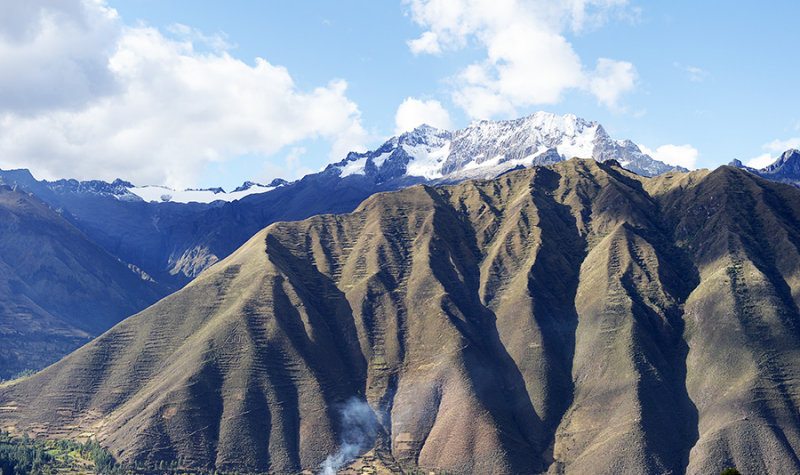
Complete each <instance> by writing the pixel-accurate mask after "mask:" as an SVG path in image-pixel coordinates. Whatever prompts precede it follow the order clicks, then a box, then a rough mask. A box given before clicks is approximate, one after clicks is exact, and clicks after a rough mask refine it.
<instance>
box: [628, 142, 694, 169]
mask: <svg viewBox="0 0 800 475" xmlns="http://www.w3.org/2000/svg"><path fill="white" fill-rule="evenodd" d="M640 148H641V149H642V152H644V153H646V154H647V155H650V156H651V157H653V158H655V159H656V160H658V161H660V162H664V163H667V164H669V165H677V166H680V167H684V168H688V169H690V170H691V169H693V168H694V167H695V163H697V155H698V153H699V152H698V151H697V149H696V148H694V147H692V146H691V145H689V144H685V145H672V144H667V145H662V146H660V147H658V148H657V149H655V150H653V149H649V148H647V147H644V146H640Z"/></svg>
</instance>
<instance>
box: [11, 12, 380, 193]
mask: <svg viewBox="0 0 800 475" xmlns="http://www.w3.org/2000/svg"><path fill="white" fill-rule="evenodd" d="M7 4H8V5H7ZM18 4H25V5H26V6H25V7H17V6H16V5H18ZM0 5H2V7H0V10H2V11H3V12H4V14H3V19H2V20H0V31H2V32H1V33H0V64H3V68H2V72H0V167H3V168H11V167H28V168H31V169H32V170H33V171H34V173H36V174H37V175H39V176H42V177H45V178H58V177H67V176H68V177H75V178H101V179H113V178H115V177H123V178H126V179H129V180H131V181H133V182H135V183H139V184H166V185H169V186H173V187H186V186H193V185H194V184H195V181H196V180H197V179H198V177H199V176H201V175H202V173H203V171H204V169H205V167H206V166H207V165H209V164H210V163H214V162H222V161H225V160H228V159H230V158H233V157H236V156H241V155H245V154H254V155H261V156H270V155H273V154H276V153H277V152H279V151H280V150H281V149H283V148H284V147H290V146H293V145H297V144H298V143H299V142H301V141H303V140H306V139H317V138H321V139H324V140H327V141H330V142H331V144H332V145H331V157H340V156H343V155H344V154H345V153H346V152H347V151H349V150H351V149H357V148H362V146H361V142H362V141H363V140H364V138H365V136H366V133H365V131H364V129H363V127H362V126H361V119H360V111H359V109H358V107H357V105H356V104H355V103H353V102H352V101H350V100H349V99H348V98H347V96H346V90H347V83H346V82H345V81H343V80H336V79H334V80H331V81H330V82H329V83H328V84H325V85H320V86H319V87H316V88H314V89H311V90H301V89H300V88H298V87H297V85H296V84H295V83H294V81H293V80H292V77H291V75H290V74H289V72H288V71H287V70H286V69H285V68H283V67H281V66H277V65H273V64H271V63H269V62H268V61H266V60H264V59H261V58H257V59H256V60H255V61H254V64H247V63H245V62H243V61H241V60H238V59H236V58H233V57H232V56H230V55H229V54H228V52H227V50H226V48H228V45H227V43H226V42H225V41H224V38H223V37H221V36H204V35H202V34H201V33H200V32H198V31H196V30H192V29H191V28H189V27H185V26H181V25H176V26H175V27H173V28H172V30H173V31H172V33H174V34H175V35H177V36H176V37H168V36H165V35H164V34H163V33H162V32H160V31H159V30H157V29H154V28H149V27H146V26H137V27H125V26H123V25H121V23H120V21H119V18H118V16H117V14H116V12H115V11H114V10H113V9H110V8H109V7H107V6H106V5H105V4H104V3H102V2H100V1H99V0H83V1H80V0H63V1H62V0H59V1H55V0H30V1H26V2H17V1H16V0H0ZM9 5H15V7H13V8H10V9H8V10H7V9H6V7H7V6H9ZM9 13H10V14H12V15H17V18H16V19H15V20H16V22H15V21H12V20H11V19H9ZM24 22H27V25H22V26H20V23H24ZM9 25H11V26H9ZM25 52H27V53H30V54H23V53H25ZM25 56H29V57H25ZM15 93H16V94H17V95H16V96H15V95H14V94H15Z"/></svg>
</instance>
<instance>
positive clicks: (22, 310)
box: [0, 186, 167, 378]
mask: <svg viewBox="0 0 800 475" xmlns="http://www.w3.org/2000/svg"><path fill="white" fill-rule="evenodd" d="M0 223H2V225H1V226H0V249H2V253H0V378H8V377H10V376H12V375H14V374H15V373H18V372H20V371H22V370H25V369H39V368H42V367H44V366H46V365H48V364H51V363H54V362H55V361H57V360H58V359H59V358H60V357H62V356H63V355H65V354H67V353H69V352H70V351H72V350H74V349H75V348H77V347H79V346H80V345H83V344H84V343H86V342H87V341H88V340H89V339H90V338H91V337H93V336H97V335H99V334H100V333H102V332H104V331H105V330H107V329H108V328H110V327H112V326H113V325H115V324H116V323H118V322H119V321H120V320H122V319H123V318H125V317H127V316H129V315H131V314H133V313H136V312H137V311H139V310H141V309H143V308H145V307H147V306H149V305H151V304H152V303H154V302H156V301H157V300H158V299H160V298H161V297H163V296H164V295H166V293H167V292H166V289H164V288H162V287H160V286H158V285H157V284H156V283H154V282H152V281H150V280H148V279H147V278H146V276H144V275H142V274H141V273H140V272H136V270H135V269H131V268H130V267H129V266H128V265H126V264H125V263H123V262H121V261H120V260H119V259H117V258H115V257H114V256H112V255H110V254H109V253H107V252H106V251H105V250H103V249H102V248H101V247H100V246H98V245H97V244H95V243H94V242H92V241H90V240H89V239H88V238H87V237H86V236H85V235H84V234H83V233H82V232H80V231H79V230H78V229H76V228H75V227H74V226H72V225H71V224H69V223H68V222H67V221H66V220H65V219H64V218H63V217H61V216H59V215H58V214H56V213H55V212H54V211H53V210H52V209H50V208H49V207H48V206H47V205H45V204H44V203H42V202H41V201H39V200H38V199H37V198H35V197H33V196H30V195H28V194H25V193H21V192H18V191H14V190H12V189H11V188H9V187H3V186H0Z"/></svg>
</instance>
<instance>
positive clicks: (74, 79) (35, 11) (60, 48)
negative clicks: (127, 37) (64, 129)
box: [0, 0, 120, 115]
mask: <svg viewBox="0 0 800 475" xmlns="http://www.w3.org/2000/svg"><path fill="white" fill-rule="evenodd" d="M0 12H3V13H2V15H0V64H2V67H1V68H0V111H3V110H13V111H15V112H16V113H18V114H24V115H32V114H36V113H39V112H41V111H45V110H50V109H63V108H70V109H75V108H81V107H83V106H85V105H86V104H87V103H89V102H91V101H93V100H95V99H96V98H98V97H101V96H104V95H108V94H111V93H114V92H116V91H118V90H119V87H120V85H119V84H118V83H117V81H116V78H115V77H114V75H113V74H112V73H111V72H110V71H109V70H108V61H109V58H110V57H111V56H112V55H113V53H114V45H115V44H116V42H117V39H118V36H119V25H118V18H117V14H116V12H115V11H114V10H112V9H109V8H107V7H105V6H104V5H102V4H99V3H95V2H89V1H86V2H83V1H81V0H63V1H56V0H50V1H47V0H39V1H35V0H26V1H19V0H0Z"/></svg>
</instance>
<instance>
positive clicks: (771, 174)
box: [730, 149, 800, 187]
mask: <svg viewBox="0 0 800 475" xmlns="http://www.w3.org/2000/svg"><path fill="white" fill-rule="evenodd" d="M730 165H731V166H734V167H737V168H742V169H745V170H747V171H749V172H750V173H755V174H756V175H758V176H761V177H764V178H766V179H768V180H773V181H777V182H781V183H788V184H790V185H794V186H796V187H800V151H798V150H795V149H790V150H787V151H785V152H783V153H782V154H781V156H780V157H778V159H777V160H776V161H775V162H774V163H772V164H771V165H768V166H766V167H764V168H761V169H755V168H752V167H748V166H745V165H744V164H743V163H742V162H741V160H733V161H732V162H731V163H730Z"/></svg>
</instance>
